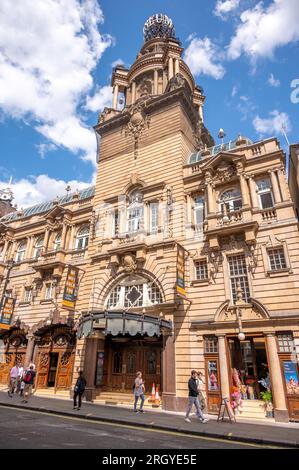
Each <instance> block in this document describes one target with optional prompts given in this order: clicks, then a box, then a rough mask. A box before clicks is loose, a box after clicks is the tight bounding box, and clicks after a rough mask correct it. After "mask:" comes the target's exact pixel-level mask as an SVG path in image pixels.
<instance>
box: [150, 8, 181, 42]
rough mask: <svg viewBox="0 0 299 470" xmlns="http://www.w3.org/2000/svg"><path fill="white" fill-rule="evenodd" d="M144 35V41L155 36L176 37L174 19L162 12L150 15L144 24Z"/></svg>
mask: <svg viewBox="0 0 299 470" xmlns="http://www.w3.org/2000/svg"><path fill="white" fill-rule="evenodd" d="M143 37H144V42H147V41H150V40H151V39H155V38H163V39H167V38H173V39H175V29H174V25H173V22H172V20H171V19H170V18H168V16H167V15H163V14H162V13H157V14H156V15H152V16H150V17H149V18H148V20H147V21H146V22H145V24H144V27H143Z"/></svg>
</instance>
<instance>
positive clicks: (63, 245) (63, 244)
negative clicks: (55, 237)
mask: <svg viewBox="0 0 299 470" xmlns="http://www.w3.org/2000/svg"><path fill="white" fill-rule="evenodd" d="M66 235H67V225H66V224H62V232H61V248H62V249H63V250H64V249H65V242H66Z"/></svg>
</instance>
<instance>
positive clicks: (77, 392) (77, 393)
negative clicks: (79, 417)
mask: <svg viewBox="0 0 299 470" xmlns="http://www.w3.org/2000/svg"><path fill="white" fill-rule="evenodd" d="M85 387H86V380H85V378H84V376H83V371H82V370H80V372H79V376H78V378H77V382H76V385H75V387H74V407H73V410H76V409H77V410H80V408H81V403H82V395H83V393H84V390H85ZM77 397H78V407H77Z"/></svg>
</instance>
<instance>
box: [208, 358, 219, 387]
mask: <svg viewBox="0 0 299 470" xmlns="http://www.w3.org/2000/svg"><path fill="white" fill-rule="evenodd" d="M207 367H208V391H209V392H218V391H219V383H218V366H217V361H213V360H209V361H208V362H207Z"/></svg>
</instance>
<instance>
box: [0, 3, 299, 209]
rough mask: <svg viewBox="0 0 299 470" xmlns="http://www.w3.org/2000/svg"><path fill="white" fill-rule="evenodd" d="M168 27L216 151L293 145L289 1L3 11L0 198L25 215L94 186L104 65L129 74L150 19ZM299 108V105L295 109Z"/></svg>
mask: <svg viewBox="0 0 299 470" xmlns="http://www.w3.org/2000/svg"><path fill="white" fill-rule="evenodd" d="M158 12H162V13H165V14H167V15H168V16H169V17H170V18H172V20H173V23H174V25H175V30H176V35H177V37H178V38H179V39H180V40H181V42H182V45H183V47H184V48H185V56H184V58H185V60H186V62H187V63H188V65H189V66H190V68H191V70H192V72H193V73H194V75H195V79H196V81H197V83H198V84H200V85H201V86H203V88H204V93H205V95H206V104H205V109H204V118H205V124H206V126H207V127H208V128H209V130H210V131H211V133H212V135H213V136H214V138H215V140H216V141H217V134H218V130H219V128H220V127H222V128H224V130H225V132H226V135H227V136H226V139H225V140H230V139H234V138H236V137H237V135H238V133H239V132H240V133H241V134H243V135H246V136H248V137H249V138H251V139H252V140H255V141H256V140H259V139H260V138H263V137H269V136H272V135H277V136H278V138H279V140H280V142H281V145H282V147H283V148H284V149H286V148H287V147H286V142H285V138H284V136H283V135H282V134H281V124H282V123H284V125H285V128H286V132H287V136H288V139H289V140H290V142H292V143H293V142H297V141H298V140H299V138H298V134H299V133H298V112H299V103H296V102H295V101H297V100H296V99H295V100H294V99H293V102H292V100H291V93H292V91H293V89H292V88H291V82H292V81H293V80H296V79H298V85H299V70H298V55H299V54H298V53H299V29H298V24H299V2H298V0H267V1H266V0H265V1H264V2H258V1H256V0H185V1H184V2H183V1H179V0H160V1H157V0H151V1H143V2H141V1H140V0H122V1H120V0H99V1H98V2H97V1H96V0H81V1H79V0H15V1H14V2H11V1H9V0H2V1H1V4H0V139H1V150H0V188H1V187H3V186H5V185H6V184H7V181H8V180H9V178H10V176H12V178H13V182H12V189H13V191H14V193H15V202H17V203H18V204H19V206H23V207H25V206H28V205H31V204H35V203H37V202H39V201H44V200H47V199H51V198H54V197H55V196H56V195H58V194H59V195H61V194H64V188H65V186H66V184H67V183H70V185H71V187H72V189H73V190H75V189H76V188H77V187H79V188H81V187H84V186H86V185H89V184H91V183H92V182H93V181H94V176H95V171H96V166H95V148H96V145H95V137H94V135H93V130H92V128H91V127H92V126H93V125H94V124H96V122H97V116H98V113H99V111H100V110H101V109H102V108H103V107H104V106H107V105H109V100H110V96H111V89H110V79H111V71H112V64H115V63H116V62H120V61H121V62H122V63H124V64H125V65H126V66H130V64H132V62H133V61H134V60H135V57H136V54H137V52H138V51H139V49H140V47H141V46H142V44H143V36H142V28H143V24H144V22H145V21H146V19H147V18H148V17H149V16H150V15H152V14H153V13H158ZM296 96H298V97H299V93H298V94H297V95H296V94H295V97H296Z"/></svg>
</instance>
